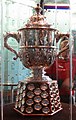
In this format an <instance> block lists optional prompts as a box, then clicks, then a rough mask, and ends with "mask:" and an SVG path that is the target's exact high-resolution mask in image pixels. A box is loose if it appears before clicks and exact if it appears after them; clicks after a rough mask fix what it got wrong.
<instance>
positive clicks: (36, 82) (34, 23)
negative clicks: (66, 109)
mask: <svg viewBox="0 0 76 120" xmlns="http://www.w3.org/2000/svg"><path fill="white" fill-rule="evenodd" d="M35 10H36V14H35V15H33V16H32V17H31V18H30V20H29V22H28V23H27V24H26V25H25V26H24V28H21V29H19V30H18V33H17V34H16V33H13V34H12V33H7V34H6V35H5V37H4V46H5V47H6V48H7V49H8V50H10V51H11V52H13V53H15V55H16V57H15V58H14V59H15V60H16V59H17V58H18V57H19V58H20V60H21V61H22V63H23V65H24V66H25V67H27V68H30V69H32V71H33V72H32V73H33V76H32V77H29V78H28V79H27V80H26V81H19V83H18V86H17V96H16V102H15V108H14V109H15V110H16V111H17V112H19V113H21V114H22V115H25V116H26V115H27V116H28V115H31V116H36V115H37V116H38V115H39V116H42V115H43V116H46V115H53V114H55V113H56V112H58V111H60V110H61V109H62V106H61V103H60V97H59V91H58V85H57V81H52V79H51V78H48V77H46V76H45V75H43V73H42V70H43V67H47V66H49V65H51V63H52V62H53V61H54V59H55V55H56V46H55V43H56V33H57V30H56V29H53V28H52V27H51V25H49V24H48V23H47V22H46V20H45V17H44V16H43V15H41V14H40V13H41V7H40V6H39V4H37V7H36V8H35ZM9 37H13V38H15V39H16V40H17V42H18V43H20V51H19V53H17V52H16V51H15V50H14V49H13V48H11V47H10V46H9V45H8V44H7V40H8V38H9Z"/></svg>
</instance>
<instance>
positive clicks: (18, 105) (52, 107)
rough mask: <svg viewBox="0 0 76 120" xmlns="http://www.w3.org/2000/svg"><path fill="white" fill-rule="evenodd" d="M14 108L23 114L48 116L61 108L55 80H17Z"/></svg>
mask: <svg viewBox="0 0 76 120" xmlns="http://www.w3.org/2000/svg"><path fill="white" fill-rule="evenodd" d="M14 110H15V111H16V112H18V113H20V114H22V115H23V116H49V115H54V114H55V113H57V112H59V111H60V110H62V105H61V102H60V96H59V90H58V84H57V81H44V80H41V81H36V80H35V81H31V82H29V81H28V82H19V83H18V87H17V96H16V102H15V108H14Z"/></svg>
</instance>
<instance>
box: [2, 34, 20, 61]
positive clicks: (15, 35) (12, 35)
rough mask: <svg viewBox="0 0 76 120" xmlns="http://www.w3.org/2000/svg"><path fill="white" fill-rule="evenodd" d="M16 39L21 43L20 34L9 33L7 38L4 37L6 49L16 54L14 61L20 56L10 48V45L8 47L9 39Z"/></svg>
mask: <svg viewBox="0 0 76 120" xmlns="http://www.w3.org/2000/svg"><path fill="white" fill-rule="evenodd" d="M10 37H12V38H15V39H16V41H17V42H18V43H19V41H20V34H19V33H17V34H16V33H7V34H6V35H5V36H4V47H6V48H7V49H8V50H10V51H11V52H13V53H15V55H16V57H14V58H13V59H14V60H16V59H17V58H18V57H19V55H18V53H17V52H16V51H15V50H14V49H13V48H12V47H10V45H8V43H7V41H8V38H10Z"/></svg>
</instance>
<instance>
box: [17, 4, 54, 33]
mask: <svg viewBox="0 0 76 120" xmlns="http://www.w3.org/2000/svg"><path fill="white" fill-rule="evenodd" d="M41 10H42V8H41V7H40V6H39V4H37V7H35V11H36V13H35V14H34V15H33V16H31V17H30V19H29V21H28V22H27V24H25V26H24V27H23V28H21V29H19V30H20V31H21V30H24V29H50V30H55V29H54V28H50V26H51V25H50V24H48V23H47V21H46V19H45V18H46V17H45V16H44V15H41Z"/></svg>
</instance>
